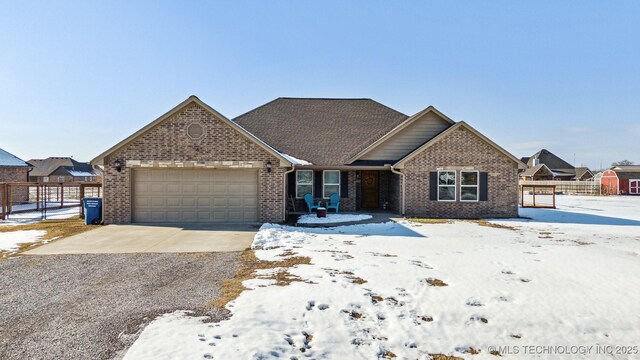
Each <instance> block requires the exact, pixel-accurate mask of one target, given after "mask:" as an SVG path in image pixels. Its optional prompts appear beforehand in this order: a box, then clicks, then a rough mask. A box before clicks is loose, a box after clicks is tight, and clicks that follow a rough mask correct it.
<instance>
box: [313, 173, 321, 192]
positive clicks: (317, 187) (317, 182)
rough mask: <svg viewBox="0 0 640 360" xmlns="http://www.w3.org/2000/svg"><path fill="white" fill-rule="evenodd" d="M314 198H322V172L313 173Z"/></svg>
mask: <svg viewBox="0 0 640 360" xmlns="http://www.w3.org/2000/svg"><path fill="white" fill-rule="evenodd" d="M313 197H316V198H321V197H322V171H314V172H313Z"/></svg>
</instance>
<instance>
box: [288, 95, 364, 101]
mask: <svg viewBox="0 0 640 360" xmlns="http://www.w3.org/2000/svg"><path fill="white" fill-rule="evenodd" d="M278 99H289V100H371V101H375V100H373V99H372V98H366V97H363V98H358V97H354V98H349V97H344V98H341V97H304V96H303V97H295V96H280V97H278V98H277V99H276V100H278ZM375 102H377V101H375Z"/></svg>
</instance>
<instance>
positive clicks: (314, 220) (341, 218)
mask: <svg viewBox="0 0 640 360" xmlns="http://www.w3.org/2000/svg"><path fill="white" fill-rule="evenodd" d="M371 218H372V216H371V215H367V214H327V216H326V217H323V218H319V217H318V216H317V215H316V214H315V213H313V214H305V215H302V216H300V218H298V224H336V223H345V222H352V221H363V220H369V219H371Z"/></svg>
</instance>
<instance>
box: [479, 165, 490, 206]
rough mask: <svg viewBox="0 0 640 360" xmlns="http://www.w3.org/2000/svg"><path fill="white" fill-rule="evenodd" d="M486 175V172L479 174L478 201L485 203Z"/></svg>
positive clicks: (486, 192)
mask: <svg viewBox="0 0 640 360" xmlns="http://www.w3.org/2000/svg"><path fill="white" fill-rule="evenodd" d="M488 175H489V174H488V173H486V172H480V201H487V200H488V199H489V186H488V185H489V176H488Z"/></svg>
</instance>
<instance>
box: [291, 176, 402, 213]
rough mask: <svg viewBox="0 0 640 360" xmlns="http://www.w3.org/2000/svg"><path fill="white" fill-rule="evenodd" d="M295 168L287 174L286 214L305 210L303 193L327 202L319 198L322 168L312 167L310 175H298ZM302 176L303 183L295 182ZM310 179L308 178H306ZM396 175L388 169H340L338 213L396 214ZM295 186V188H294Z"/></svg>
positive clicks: (397, 207) (397, 187) (397, 183)
mask: <svg viewBox="0 0 640 360" xmlns="http://www.w3.org/2000/svg"><path fill="white" fill-rule="evenodd" d="M300 171H305V170H298V171H296V172H293V173H290V174H289V179H288V181H287V194H288V203H287V213H288V214H289V215H300V214H304V213H308V212H309V210H308V209H307V205H306V203H305V201H304V199H303V198H302V197H303V195H304V194H302V193H303V192H304V193H312V194H313V197H314V202H315V203H317V202H323V203H325V202H327V201H328V199H327V198H325V197H323V187H324V183H323V178H324V174H323V170H314V171H313V175H312V177H311V176H310V175H311V174H309V173H307V174H300V175H297V174H296V173H297V172H300ZM304 176H306V181H307V182H306V183H307V184H309V185H306V186H307V188H305V185H303V184H305V182H296V178H297V177H299V178H300V179H302V178H303V177H304ZM310 178H311V180H309V179H310ZM400 182H401V179H400V176H399V175H397V174H394V173H392V172H391V171H389V170H349V171H344V170H341V171H340V184H339V189H340V212H341V213H342V212H361V211H366V212H375V211H383V212H390V213H395V214H398V213H400V212H401V211H400V203H401V193H400ZM296 186H297V187H298V189H297V191H296Z"/></svg>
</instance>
